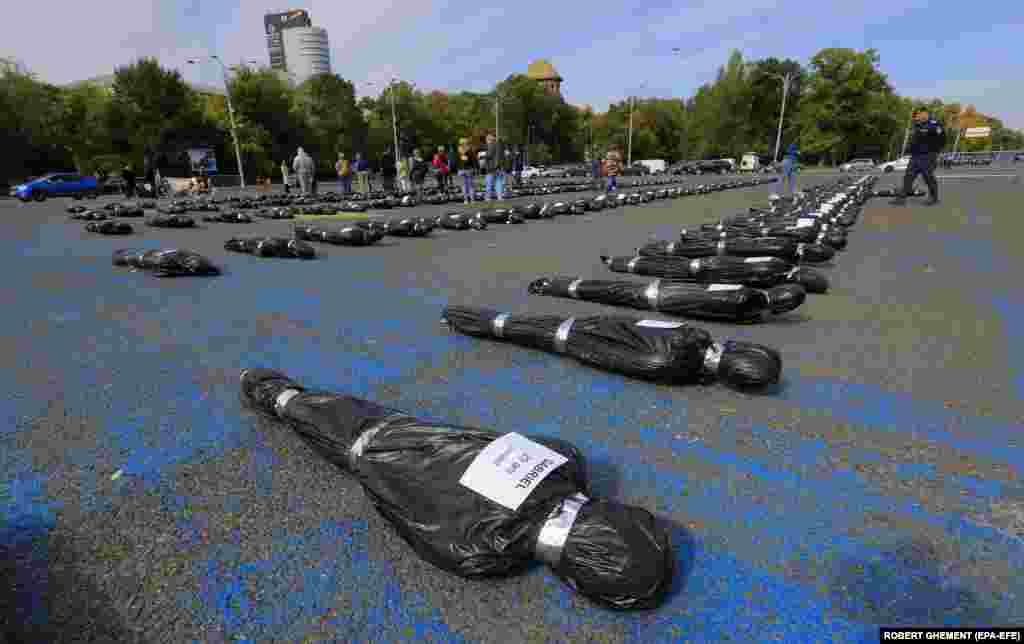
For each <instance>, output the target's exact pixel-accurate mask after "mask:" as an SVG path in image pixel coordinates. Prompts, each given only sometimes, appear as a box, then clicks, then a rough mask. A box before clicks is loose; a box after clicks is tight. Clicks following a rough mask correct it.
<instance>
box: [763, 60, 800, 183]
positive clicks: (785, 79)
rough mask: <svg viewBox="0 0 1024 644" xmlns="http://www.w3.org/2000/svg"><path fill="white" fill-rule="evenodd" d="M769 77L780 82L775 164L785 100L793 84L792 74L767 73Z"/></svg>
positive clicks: (780, 136) (784, 111) (784, 114)
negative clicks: (780, 106) (780, 97)
mask: <svg viewBox="0 0 1024 644" xmlns="http://www.w3.org/2000/svg"><path fill="white" fill-rule="evenodd" d="M768 75H769V76H771V77H773V78H777V79H779V80H780V81H782V109H781V110H780V111H779V130H778V132H777V133H776V135H775V157H774V158H775V163H778V162H779V149H780V147H781V146H782V119H783V118H784V117H785V116H786V98H787V97H788V96H789V87H790V85H791V84H792V82H793V78H794V75H793V72H787V73H786V74H785V75H782V74H773V73H769V74H768Z"/></svg>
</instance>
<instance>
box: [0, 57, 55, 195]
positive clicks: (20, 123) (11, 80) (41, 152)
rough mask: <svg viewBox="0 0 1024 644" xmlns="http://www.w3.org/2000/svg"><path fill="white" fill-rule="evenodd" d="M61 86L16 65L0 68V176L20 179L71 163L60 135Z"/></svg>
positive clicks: (9, 179) (8, 178) (7, 178)
mask: <svg viewBox="0 0 1024 644" xmlns="http://www.w3.org/2000/svg"><path fill="white" fill-rule="evenodd" d="M61 110H62V106H61V94H60V90H59V89H58V88H56V87H54V86H52V85H49V84H46V83H41V82H39V81H38V80H37V79H36V78H35V76H34V75H32V74H31V73H30V72H28V71H27V70H25V69H24V68H22V67H21V66H19V65H4V66H3V69H2V70H0V122H2V123H3V124H4V125H3V131H2V133H0V145H2V146H3V150H4V153H3V154H2V155H0V178H2V179H5V180H8V181H11V180H21V179H24V178H25V177H26V176H27V175H35V174H40V173H42V172H45V171H47V170H59V169H65V168H68V167H70V166H71V165H72V160H71V158H70V151H69V150H68V149H67V148H66V147H64V146H63V145H62V143H61V138H60V128H59V125H58V124H59V122H60V115H61Z"/></svg>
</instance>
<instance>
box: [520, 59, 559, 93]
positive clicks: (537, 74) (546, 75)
mask: <svg viewBox="0 0 1024 644" xmlns="http://www.w3.org/2000/svg"><path fill="white" fill-rule="evenodd" d="M526 75H527V76H528V77H529V78H532V79H534V80H535V81H537V82H538V83H540V85H541V87H543V88H544V91H546V92H547V93H549V94H551V95H553V96H558V97H559V98H561V96H562V77H561V76H559V75H558V72H557V71H555V68H554V66H553V65H552V64H551V63H549V62H548V61H547V60H545V59H543V58H541V59H540V60H535V61H533V62H532V63H530V66H529V67H528V68H527V69H526Z"/></svg>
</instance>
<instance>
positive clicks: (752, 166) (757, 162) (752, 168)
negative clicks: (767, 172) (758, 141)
mask: <svg viewBox="0 0 1024 644" xmlns="http://www.w3.org/2000/svg"><path fill="white" fill-rule="evenodd" d="M760 169H761V155H759V154H757V153H756V152H747V153H746V154H744V155H743V159H742V160H741V161H740V172H758V171H759V170H760Z"/></svg>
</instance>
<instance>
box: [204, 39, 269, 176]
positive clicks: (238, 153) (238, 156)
mask: <svg viewBox="0 0 1024 644" xmlns="http://www.w3.org/2000/svg"><path fill="white" fill-rule="evenodd" d="M207 58H209V59H210V60H215V61H217V62H218V63H219V64H220V69H221V72H223V74H224V97H225V98H226V99H227V104H228V117H229V118H230V119H231V138H232V139H234V142H235V161H236V162H237V163H238V176H239V178H240V179H241V181H242V187H243V188H244V187H245V170H244V169H243V168H242V149H241V148H240V147H239V146H238V128H237V127H236V125H235V108H234V107H232V105H231V87H230V86H229V85H228V67H227V65H225V64H224V61H222V60H221V59H220V57H219V56H208V57H207ZM199 62H200V60H199V59H196V58H191V59H189V61H188V64H189V65H198V64H199ZM247 62H249V63H256V62H257V61H253V60H250V61H247Z"/></svg>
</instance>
